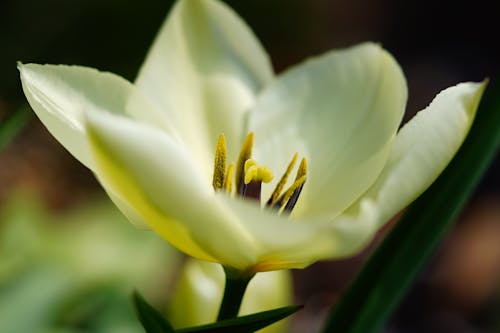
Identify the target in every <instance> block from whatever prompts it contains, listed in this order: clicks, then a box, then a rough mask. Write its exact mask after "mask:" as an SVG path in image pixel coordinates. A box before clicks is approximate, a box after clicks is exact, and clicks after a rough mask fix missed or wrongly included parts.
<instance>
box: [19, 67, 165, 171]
mask: <svg viewBox="0 0 500 333" xmlns="http://www.w3.org/2000/svg"><path fill="white" fill-rule="evenodd" d="M18 68H19V72H20V74H21V82H22V85H23V90H24V93H25V95H26V97H27V98H28V101H29V103H30V105H31V107H32V108H33V110H34V111H35V112H36V114H37V115H38V117H39V118H40V120H41V121H42V122H43V123H44V125H45V126H46V127H47V128H48V129H49V131H50V132H51V134H52V135H54V136H55V137H56V139H57V140H58V141H59V142H60V143H61V144H62V145H63V146H64V147H65V148H66V149H68V150H69V151H70V153H71V154H73V156H75V157H76V158H77V159H78V160H80V162H82V163H83V164H84V165H85V166H87V167H88V168H90V169H92V168H93V167H92V163H91V161H90V160H91V158H90V152H89V150H88V147H87V141H86V140H85V138H84V124H83V123H84V114H85V113H88V112H102V111H106V112H113V113H122V114H125V115H128V116H130V117H133V118H136V119H140V120H142V121H146V122H149V123H151V124H155V125H157V126H164V127H165V128H168V125H167V123H166V118H165V117H164V115H162V114H160V113H158V112H157V111H156V110H155V109H154V108H153V107H152V106H151V105H150V104H149V103H148V101H147V100H146V99H145V97H144V96H142V94H141V93H140V92H139V90H137V89H136V88H135V87H134V86H133V85H132V84H131V83H130V82H128V81H126V80H125V79H123V78H121V77H119V76H117V75H115V74H111V73H106V72H99V71H97V70H95V69H93V68H86V67H78V66H64V65H37V64H27V65H23V64H19V66H18Z"/></svg>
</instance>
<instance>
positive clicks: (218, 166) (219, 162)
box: [212, 134, 226, 191]
mask: <svg viewBox="0 0 500 333" xmlns="http://www.w3.org/2000/svg"><path fill="white" fill-rule="evenodd" d="M225 174H226V137H225V136H224V134H221V135H219V139H218V140H217V148H216V150H215V158H214V177H213V180H212V185H213V187H214V190H216V191H218V190H221V189H222V188H223V186H224V176H225Z"/></svg>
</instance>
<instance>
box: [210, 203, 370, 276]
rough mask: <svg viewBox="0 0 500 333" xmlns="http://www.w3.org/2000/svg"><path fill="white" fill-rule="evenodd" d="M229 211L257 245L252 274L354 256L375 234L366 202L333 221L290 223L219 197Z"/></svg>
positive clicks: (286, 219)
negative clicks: (241, 223)
mask: <svg viewBox="0 0 500 333" xmlns="http://www.w3.org/2000/svg"><path fill="white" fill-rule="evenodd" d="M220 198H222V199H223V200H225V201H226V204H227V205H228V206H230V207H231V210H232V211H233V212H234V213H235V214H236V215H237V216H238V217H239V220H241V221H242V222H243V223H245V227H246V229H247V230H248V231H249V232H250V233H251V234H252V235H253V237H254V239H255V240H256V241H257V242H258V249H259V252H258V258H257V260H256V264H255V265H254V266H253V267H251V268H249V269H250V270H253V271H255V272H263V271H272V270H279V269H289V268H303V267H305V266H308V265H310V264H311V263H313V262H315V261H318V260H322V259H336V258H344V257H347V256H350V255H353V254H355V253H356V252H357V251H359V250H360V249H361V248H362V246H364V245H366V243H367V242H368V241H369V240H370V239H371V238H372V237H373V235H374V234H375V232H376V231H377V228H376V226H377V225H376V222H377V221H378V215H377V213H378V212H377V210H376V207H375V205H374V204H373V202H371V201H370V200H365V201H364V202H363V204H362V205H361V206H360V211H359V212H356V214H353V215H348V214H344V215H341V216H339V217H337V218H336V219H335V220H334V221H332V219H331V218H330V217H329V216H326V215H325V216H322V217H320V218H317V219H315V220H291V219H288V218H286V217H284V216H283V215H277V214H276V212H275V211H274V210H269V209H264V210H261V209H260V207H258V205H256V204H254V203H253V202H249V201H248V200H235V199H230V198H227V196H223V195H221V196H220Z"/></svg>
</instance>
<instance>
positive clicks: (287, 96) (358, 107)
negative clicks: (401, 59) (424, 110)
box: [249, 43, 407, 217]
mask: <svg viewBox="0 0 500 333" xmlns="http://www.w3.org/2000/svg"><path fill="white" fill-rule="evenodd" d="M406 98H407V88H406V81H405V78H404V76H403V73H402V71H401V69H400V67H399V65H398V64H397V63H396V61H395V60H394V59H393V58H392V56H391V55H390V54H388V53H387V52H386V51H384V50H383V49H382V48H381V47H380V46H379V45H376V44H372V43H365V44H361V45H358V46H355V47H352V48H349V49H346V50H340V51H332V52H329V53H327V54H325V55H323V56H320V57H318V58H314V59H312V60H309V61H306V62H305V63H303V64H301V65H299V66H297V67H295V68H293V69H292V70H290V71H288V72H286V73H285V74H284V75H283V76H281V77H280V78H279V79H278V80H277V81H276V82H275V83H274V84H273V85H271V86H270V87H269V88H268V89H266V90H265V91H264V92H263V94H262V95H261V96H260V98H259V100H258V101H257V104H256V106H255V108H254V110H253V112H252V113H250V122H249V124H250V129H251V130H253V131H254V132H255V151H256V156H257V159H259V162H260V163H262V164H265V165H267V166H269V167H270V168H271V169H272V170H273V172H275V173H276V174H278V175H279V173H281V172H283V171H284V170H285V169H286V165H287V163H288V161H289V160H290V158H291V157H292V155H293V154H294V153H295V152H299V155H303V156H306V157H307V158H308V160H309V163H308V164H309V170H310V171H309V172H308V178H307V182H306V185H305V186H304V190H303V193H302V194H301V197H300V200H299V201H298V203H297V206H296V207H295V210H294V216H295V217H314V216H320V215H323V214H327V213H329V214H332V217H333V216H335V215H336V214H338V213H340V212H341V211H343V210H344V209H345V208H346V207H348V206H349V205H350V204H352V202H353V201H355V200H356V199H357V198H358V197H359V196H360V195H361V194H362V193H363V192H364V191H366V189H367V188H368V187H369V186H370V185H371V184H372V183H373V182H374V181H375V179H376V177H377V176H378V174H379V173H380V171H381V170H382V167H383V166H384V164H385V162H386V159H387V156H388V154H389V151H390V147H391V144H392V140H393V138H394V136H395V134H396V131H397V128H398V126H399V123H400V121H401V118H402V116H403V112H404V107H405V103H406ZM277 180H279V177H277V178H276V180H275V181H277ZM272 188H273V186H270V187H268V188H267V193H266V195H268V194H269V193H270V191H271V189H272Z"/></svg>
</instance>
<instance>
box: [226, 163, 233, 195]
mask: <svg viewBox="0 0 500 333" xmlns="http://www.w3.org/2000/svg"><path fill="white" fill-rule="evenodd" d="M233 174H234V163H231V164H229V166H228V167H227V172H226V178H225V179H224V189H225V190H226V193H228V194H231V192H232V190H233Z"/></svg>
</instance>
